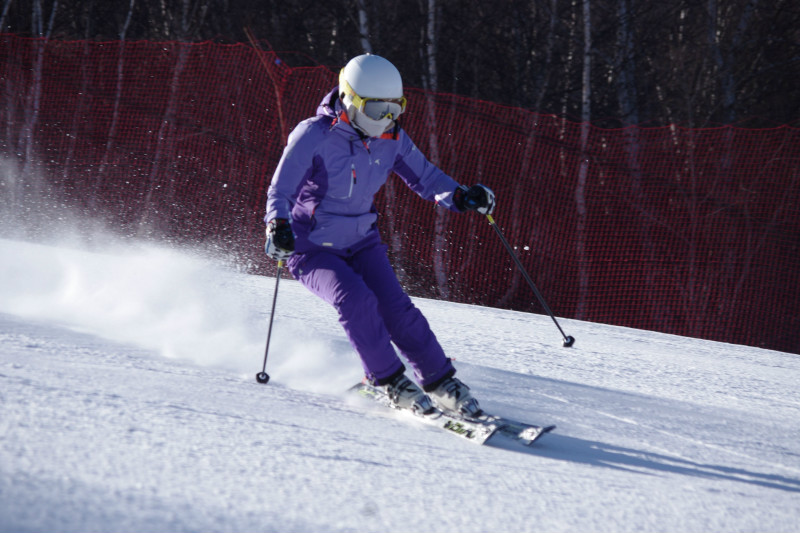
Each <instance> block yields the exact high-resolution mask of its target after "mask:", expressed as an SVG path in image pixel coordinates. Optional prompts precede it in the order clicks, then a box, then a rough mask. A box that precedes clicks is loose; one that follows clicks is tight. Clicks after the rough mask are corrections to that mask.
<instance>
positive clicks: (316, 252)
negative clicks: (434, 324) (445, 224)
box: [264, 54, 495, 416]
mask: <svg viewBox="0 0 800 533" xmlns="http://www.w3.org/2000/svg"><path fill="white" fill-rule="evenodd" d="M405 109H406V98H405V96H403V82H402V79H401V76H400V73H399V72H398V70H397V68H395V66H394V65H393V64H392V63H391V62H389V61H388V60H386V59H384V58H382V57H380V56H377V55H371V54H365V55H360V56H357V57H355V58H353V59H351V60H350V61H349V62H348V63H347V65H345V67H344V68H343V69H342V70H341V72H340V73H339V85H338V87H335V88H334V89H333V90H331V91H330V93H328V94H327V96H325V97H324V98H323V100H322V102H321V103H320V105H319V107H318V108H317V114H316V116H315V117H312V118H309V119H307V120H304V121H302V122H301V123H300V124H298V125H297V127H296V128H295V129H294V130H293V131H292V133H291V134H290V136H289V139H288V143H287V145H286V148H285V149H284V151H283V155H282V157H281V160H280V163H279V164H278V167H277V168H276V170H275V174H274V175H273V177H272V182H271V184H270V187H269V191H268V195H267V212H266V216H265V217H264V221H265V222H266V223H267V241H266V253H267V255H269V256H270V257H272V258H273V259H275V260H278V261H281V260H285V261H286V265H287V267H288V269H289V271H290V272H291V273H292V276H294V278H295V279H296V280H298V281H299V282H300V283H302V284H303V285H304V286H305V287H306V288H308V289H309V290H310V291H311V292H312V293H314V294H316V295H317V296H319V297H320V298H322V299H323V300H325V301H326V302H328V303H329V304H331V305H333V307H334V308H335V309H336V310H337V311H338V313H339V322H340V323H341V325H342V327H343V328H344V330H345V332H346V334H347V336H348V338H349V340H350V344H351V345H352V346H353V348H354V349H355V351H356V352H357V353H358V355H359V356H360V358H361V362H362V365H363V367H364V371H365V373H366V376H367V379H369V381H370V382H371V383H372V384H373V385H375V386H378V387H381V388H383V389H384V390H385V391H386V392H387V394H388V395H389V397H390V398H392V401H393V402H395V404H396V405H397V406H398V407H404V408H410V409H414V410H416V411H419V412H423V413H425V412H430V411H431V410H432V409H433V404H432V402H431V400H433V402H435V403H436V404H437V405H438V406H439V407H442V408H444V409H449V410H453V411H457V412H460V413H462V414H465V415H468V416H477V415H479V414H480V413H481V408H480V406H479V404H478V401H477V400H476V399H475V398H474V397H473V396H472V394H471V393H470V391H469V387H467V386H466V385H465V384H464V383H462V382H461V381H460V380H459V379H457V378H456V377H454V375H455V372H456V371H455V368H454V367H453V365H452V363H451V361H450V359H449V358H447V357H446V356H445V353H444V350H443V349H442V347H441V345H440V344H439V342H438V341H437V339H436V337H435V336H434V334H433V332H432V331H431V329H430V326H429V325H428V322H427V320H426V319H425V317H424V316H423V315H422V313H421V312H420V311H419V310H418V309H417V308H416V307H415V306H414V304H413V303H412V302H411V299H410V298H409V296H408V295H407V294H406V293H405V292H404V290H403V288H402V287H401V286H400V283H399V281H398V280H397V277H396V275H395V273H394V271H393V269H392V266H391V264H390V263H389V259H388V257H387V255H386V250H387V246H386V245H385V244H384V243H383V242H382V241H381V238H380V234H379V231H378V228H377V221H378V212H377V209H376V208H375V206H374V204H373V200H374V196H375V194H376V193H377V192H378V190H379V189H380V188H381V187H382V186H383V184H384V183H385V182H386V179H387V178H388V177H389V174H390V173H391V172H394V173H396V174H397V175H398V176H400V178H401V179H403V181H405V183H406V184H407V185H408V187H410V188H411V190H413V191H414V192H416V193H417V194H418V195H419V196H421V197H422V198H424V199H426V200H430V201H435V202H436V203H437V204H438V205H440V206H443V207H446V208H448V209H450V210H452V211H456V212H464V211H477V212H479V213H481V214H486V215H489V214H491V213H492V211H493V210H494V205H495V199H494V193H493V192H492V191H491V190H490V189H489V188H487V187H485V186H483V185H480V184H478V185H474V186H472V187H469V188H468V187H466V186H463V185H459V183H457V182H456V181H455V180H453V179H452V178H451V177H450V176H448V175H447V174H445V173H444V172H443V171H442V170H440V169H439V168H437V167H436V166H434V165H433V164H432V163H430V162H429V161H428V160H427V159H426V158H425V156H424V155H423V154H422V153H421V152H420V151H419V150H418V149H417V147H416V146H415V145H414V143H413V142H412V141H411V139H410V138H409V137H408V135H407V134H406V132H405V131H404V130H403V129H402V128H401V127H400V125H399V123H398V120H397V119H398V117H400V115H401V114H402V113H403V112H404V111H405ZM389 201H391V199H390V200H389ZM392 343H394V345H395V346H397V348H398V349H399V351H400V352H401V353H402V354H403V356H404V357H405V359H406V360H407V361H408V362H409V363H410V364H411V366H412V367H413V369H414V373H415V375H416V378H417V380H418V381H419V383H420V384H421V385H422V388H420V387H419V386H418V385H417V384H416V383H414V381H412V380H410V379H409V378H408V377H406V375H405V370H406V368H405V365H404V364H403V362H402V360H401V359H400V358H399V357H398V355H397V353H396V352H395V350H394V348H393V347H392ZM423 390H424V392H423ZM426 393H427V394H426Z"/></svg>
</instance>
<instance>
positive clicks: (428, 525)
mask: <svg viewBox="0 0 800 533" xmlns="http://www.w3.org/2000/svg"><path fill="white" fill-rule="evenodd" d="M274 282H275V280H274V279H270V278H263V277H254V276H247V275H242V274H237V273H233V272H231V271H230V270H226V269H224V268H223V267H221V266H216V265H214V264H212V263H210V262H207V261H204V260H201V259H198V258H196V257H193V256H190V255H186V254H179V253H176V252H174V251H169V250H165V249H158V248H153V247H138V248H135V247H125V248H122V247H119V248H116V249H111V250H109V251H107V252H104V253H102V254H100V253H96V252H85V251H79V250H77V249H72V248H67V247H61V248H56V247H51V246H44V245H38V244H30V243H24V242H17V241H10V240H0V532H16V533H18V532H45V531H46V532H51V531H58V532H89V531H103V532H115V531H120V532H146V531H165V532H180V531H203V532H216V531H220V532H244V531H247V532H262V531H263V532H271V531H276V532H304V531H326V532H328V531H353V532H364V531H367V532H369V531H375V532H383V531H398V532H419V531H434V532H452V531H459V532H473V531H474V532H480V531H510V532H511V531H513V532H522V531H598V532H600V531H648V532H649V531H653V532H656V531H658V532H661V531H665V532H666V531H687V532H705V531H725V532H735V531H742V532H750V531H768V532H793V531H798V528H799V527H800V525H799V524H800V396H799V395H798V389H800V387H799V384H800V356H797V355H794V354H787V353H780V352H772V351H766V350H759V349H755V348H750V347H743V346H735V345H727V344H721V343H714V342H705V341H699V340H695V339H688V338H682V337H675V336H668V335H661V334H656V333H652V332H645V331H637V330H631V329H624V328H616V327H610V326H603V325H597V324H589V323H581V322H575V321H570V320H564V319H561V320H560V323H561V324H562V326H563V327H564V329H565V331H566V332H567V333H568V334H570V335H573V336H574V337H575V338H576V344H575V346H574V347H573V348H562V347H561V344H560V340H561V339H560V336H559V334H558V331H557V330H556V329H555V327H554V325H553V324H552V322H551V321H550V319H549V318H548V317H546V316H540V315H533V314H527V313H518V312H512V311H504V310H497V309H491V308H482V307H475V306H466V305H456V304H450V303H444V302H437V301H430V300H416V302H417V304H418V305H419V307H420V308H421V309H422V310H423V312H424V313H425V314H426V316H427V317H428V320H429V321H430V323H431V325H432V327H433V329H434V331H435V332H436V334H437V336H438V337H439V339H440V340H441V342H442V344H443V345H444V347H445V349H446V351H447V352H448V354H449V355H450V356H451V357H454V358H455V359H456V360H457V362H456V365H457V368H458V369H459V372H460V376H461V377H462V378H463V379H464V381H466V382H467V383H468V384H470V385H471V386H472V388H473V391H474V393H475V395H476V396H477V397H478V398H479V399H480V401H481V403H482V405H483V406H484V407H485V408H486V409H487V410H489V411H493V412H497V413H499V414H504V415H507V416H510V417H515V418H519V419H523V420H528V421H531V422H538V423H554V424H557V425H558V429H557V430H556V432H555V433H553V434H551V435H548V436H545V437H544V438H543V439H542V440H541V441H539V442H538V443H537V444H536V445H535V446H534V447H532V448H530V449H520V450H506V449H501V448H497V447H492V446H483V447H481V446H477V445H474V444H471V443H469V442H467V441H464V440H462V439H459V438H457V437H455V436H453V435H449V434H445V433H443V432H439V431H436V430H434V429H432V428H430V427H427V426H423V425H421V424H419V423H418V422H416V421H414V420H413V419H409V418H408V417H402V416H400V415H398V414H393V413H387V412H383V411H381V410H379V409H377V408H375V407H372V406H368V405H363V404H360V403H357V402H355V401H353V400H352V399H349V398H347V397H345V395H344V394H343V391H344V390H345V389H346V388H347V387H348V386H349V385H351V384H353V383H355V382H357V381H358V380H360V379H361V372H360V365H359V363H358V361H357V359H356V357H355V355H354V354H353V353H352V352H351V349H350V347H349V344H348V343H347V340H346V339H345V337H344V335H343V333H342V332H341V331H340V328H339V325H338V323H337V321H336V317H335V314H334V312H333V311H332V309H330V308H328V307H327V306H326V305H325V304H323V303H322V302H320V301H318V300H316V299H315V298H314V297H313V296H311V295H310V294H308V293H307V292H306V291H305V289H303V288H302V287H301V286H299V285H298V284H297V283H296V282H294V281H292V280H284V281H282V282H281V285H280V292H279V294H278V312H277V315H276V319H275V326H274V332H273V344H272V348H271V350H270V359H269V362H268V365H267V371H268V372H269V374H270V375H271V376H272V381H271V382H270V383H269V384H268V385H266V386H265V385H260V384H258V383H256V381H255V379H254V375H255V373H256V372H257V371H259V370H260V369H261V362H262V357H263V352H264V340H265V335H266V323H267V317H268V313H269V306H270V303H271V299H272V291H273V288H274V285H275V283H274Z"/></svg>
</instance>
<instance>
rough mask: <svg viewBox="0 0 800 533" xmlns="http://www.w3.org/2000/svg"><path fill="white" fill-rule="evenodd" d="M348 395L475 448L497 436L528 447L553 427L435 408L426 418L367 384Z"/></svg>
mask: <svg viewBox="0 0 800 533" xmlns="http://www.w3.org/2000/svg"><path fill="white" fill-rule="evenodd" d="M350 392H351V393H354V394H356V395H358V396H359V397H361V398H366V399H369V400H371V401H374V402H376V403H378V404H380V405H382V406H384V407H387V408H390V409H396V410H398V411H407V412H409V413H412V414H413V415H414V416H415V417H416V418H417V419H419V420H421V421H423V422H425V423H426V424H428V425H431V426H434V427H438V428H439V429H442V430H444V431H447V432H449V433H453V434H455V435H457V436H459V437H462V438H464V439H466V440H469V441H470V442H474V443H475V444H486V442H487V441H488V440H489V439H490V438H491V437H493V436H495V435H497V436H500V437H502V438H505V439H510V440H513V441H516V442H519V443H521V444H523V445H525V446H530V445H531V444H533V443H534V442H536V441H537V440H538V439H539V438H540V437H541V436H542V435H544V434H546V433H549V432H550V431H552V430H554V429H555V428H556V426H554V425H551V426H538V425H535V424H527V423H524V422H518V421H516V420H512V419H509V418H506V417H502V416H497V415H490V414H486V413H484V414H482V415H480V416H478V417H466V416H464V415H461V414H460V413H454V412H451V411H444V410H441V409H438V408H434V410H433V412H431V413H427V414H422V413H417V412H415V411H412V410H411V409H403V408H400V407H397V406H396V405H394V404H393V403H392V401H391V399H390V398H389V396H387V395H386V393H385V392H384V391H383V390H381V389H379V388H378V387H373V386H372V385H370V384H369V383H358V384H356V385H354V386H353V387H351V388H350Z"/></svg>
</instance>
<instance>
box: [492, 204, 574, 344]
mask: <svg viewBox="0 0 800 533" xmlns="http://www.w3.org/2000/svg"><path fill="white" fill-rule="evenodd" d="M486 219H487V220H488V221H489V224H490V225H491V226H492V227H493V228H494V230H495V231H496V232H497V236H498V237H500V241H501V242H502V243H503V246H505V247H506V250H508V253H509V254H510V255H511V258H512V259H513V260H514V263H516V265H517V268H518V269H519V271H520V272H521V273H522V277H524V278H525V281H527V282H528V285H530V287H531V290H532V291H533V293H534V294H535V295H536V298H538V299H539V303H540V304H542V307H544V310H545V311H547V314H548V315H550V318H552V319H553V323H554V324H555V325H556V327H557V328H558V331H559V332H560V333H561V336H562V337H563V338H564V346H565V347H570V346H572V345H573V344H574V343H575V338H574V337H572V336H571V335H566V334H565V333H564V330H563V329H561V326H560V325H559V324H558V320H556V317H555V315H554V314H553V311H551V310H550V306H549V305H547V302H545V301H544V296H542V293H541V292H539V289H537V288H536V285H535V284H534V283H533V280H532V279H531V277H530V276H529V275H528V272H527V271H526V270H525V267H524V266H522V261H520V260H519V257H517V254H515V253H514V249H513V248H512V247H511V245H510V244H509V243H508V240H507V239H506V237H505V235H503V232H502V231H500V228H499V227H497V224H496V223H495V221H494V218H492V215H486Z"/></svg>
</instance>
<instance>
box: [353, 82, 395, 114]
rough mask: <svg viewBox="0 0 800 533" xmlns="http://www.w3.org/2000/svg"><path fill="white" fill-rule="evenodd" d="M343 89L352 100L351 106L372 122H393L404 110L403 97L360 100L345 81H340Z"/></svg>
mask: <svg viewBox="0 0 800 533" xmlns="http://www.w3.org/2000/svg"><path fill="white" fill-rule="evenodd" d="M341 83H342V85H343V87H341V89H342V90H343V91H344V92H345V93H346V94H349V95H350V96H351V97H352V98H353V105H354V106H356V108H357V109H358V110H359V111H361V112H362V113H364V114H365V115H367V116H368V117H369V118H371V119H372V120H381V119H382V118H390V119H392V120H395V119H396V118H397V117H399V116H400V114H401V113H403V112H404V111H405V110H406V104H407V103H408V100H406V97H405V96H401V97H400V98H362V97H361V96H359V95H357V94H356V92H355V91H354V90H353V88H352V87H350V84H349V83H347V81H345V80H342V81H341Z"/></svg>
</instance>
